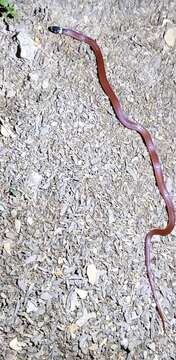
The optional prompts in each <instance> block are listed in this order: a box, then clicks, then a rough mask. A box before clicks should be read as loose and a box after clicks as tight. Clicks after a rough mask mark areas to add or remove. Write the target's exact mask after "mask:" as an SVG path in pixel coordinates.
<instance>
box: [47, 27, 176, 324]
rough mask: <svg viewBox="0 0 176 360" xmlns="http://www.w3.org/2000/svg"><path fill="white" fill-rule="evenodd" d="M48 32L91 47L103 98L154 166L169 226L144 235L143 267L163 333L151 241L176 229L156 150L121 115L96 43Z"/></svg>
mask: <svg viewBox="0 0 176 360" xmlns="http://www.w3.org/2000/svg"><path fill="white" fill-rule="evenodd" d="M49 30H50V31H51V32H53V33H56V34H57V33H59V34H64V35H67V36H70V37H72V38H74V39H76V40H79V41H81V42H85V43H86V44H88V45H89V46H90V47H91V49H92V50H93V52H94V54H95V56H96V61H97V70H98V77H99V81H100V84H101V86H102V88H103V90H104V92H105V94H106V95H107V96H108V98H109V100H110V102H111V104H112V107H113V109H114V111H115V114H116V116H117V118H118V119H119V121H120V122H121V123H122V124H123V125H124V126H125V127H127V128H128V129H131V130H135V131H137V132H138V133H139V134H140V135H141V137H142V139H143V141H144V143H145V145H146V148H147V150H148V152H149V155H150V159H151V163H152V166H153V171H154V176H155V179H156V184H157V187H158V189H159V191H160V194H161V196H162V198H163V199H164V201H165V205H166V209H167V213H168V223H167V226H166V227H165V228H164V229H160V228H156V229H152V230H150V231H149V232H148V233H147V235H146V237H145V264H146V271H147V276H148V280H149V283H150V287H151V291H152V295H153V298H154V301H155V304H156V309H157V311H158V314H159V316H160V318H161V321H162V325H163V329H164V331H165V320H164V315H163V312H162V310H161V307H160V304H159V302H158V299H157V295H156V289H155V282H154V277H153V273H152V270H151V240H152V237H153V236H154V235H160V236H166V235H168V234H170V233H171V231H172V230H173V228H174V226H175V211H174V206H173V203H172V200H171V197H170V195H169V193H168V191H167V188H166V185H165V182H164V177H163V173H162V170H161V165H160V162H159V158H158V155H157V153H156V150H155V146H154V143H153V141H152V138H151V135H150V133H149V132H148V130H146V129H145V128H144V127H143V126H142V125H140V124H138V123H136V122H134V121H131V120H129V119H128V117H127V116H126V115H125V114H124V112H123V110H122V108H121V105H120V103H119V100H118V98H117V96H116V95H115V93H114V91H113V90H112V88H111V86H110V84H109V82H108V80H107V77H106V73H105V66H104V60H103V56H102V53H101V50H100V48H99V46H98V45H97V43H96V42H95V41H94V40H93V39H91V38H90V37H88V36H86V35H84V34H82V33H80V32H77V31H74V30H70V29H65V28H61V27H58V26H51V27H49Z"/></svg>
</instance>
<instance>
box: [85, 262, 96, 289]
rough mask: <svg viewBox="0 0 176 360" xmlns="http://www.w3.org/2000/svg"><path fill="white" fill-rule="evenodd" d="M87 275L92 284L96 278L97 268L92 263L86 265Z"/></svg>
mask: <svg viewBox="0 0 176 360" xmlns="http://www.w3.org/2000/svg"><path fill="white" fill-rule="evenodd" d="M87 276H88V279H89V283H90V284H91V285H94V284H95V282H96V279H97V269H96V267H95V265H94V264H90V265H88V267H87Z"/></svg>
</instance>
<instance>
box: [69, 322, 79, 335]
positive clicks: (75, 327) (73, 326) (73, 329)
mask: <svg viewBox="0 0 176 360" xmlns="http://www.w3.org/2000/svg"><path fill="white" fill-rule="evenodd" d="M78 329H79V326H78V325H77V324H70V325H69V326H68V327H67V331H68V332H70V333H71V334H74V333H75V332H76V331H77V330H78Z"/></svg>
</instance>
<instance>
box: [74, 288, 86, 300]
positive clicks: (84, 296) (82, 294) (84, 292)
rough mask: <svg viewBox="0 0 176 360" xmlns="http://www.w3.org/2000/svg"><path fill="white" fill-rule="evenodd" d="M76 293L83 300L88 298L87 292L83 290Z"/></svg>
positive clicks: (77, 290)
mask: <svg viewBox="0 0 176 360" xmlns="http://www.w3.org/2000/svg"><path fill="white" fill-rule="evenodd" d="M76 293H77V294H78V295H79V297H80V298H81V299H83V300H84V299H85V298H86V296H87V291H86V290H82V289H78V288H76Z"/></svg>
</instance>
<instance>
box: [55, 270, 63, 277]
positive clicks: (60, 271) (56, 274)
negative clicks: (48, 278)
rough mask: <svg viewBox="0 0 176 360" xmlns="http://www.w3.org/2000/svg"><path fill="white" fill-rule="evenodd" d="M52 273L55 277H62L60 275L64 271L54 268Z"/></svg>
mask: <svg viewBox="0 0 176 360" xmlns="http://www.w3.org/2000/svg"><path fill="white" fill-rule="evenodd" d="M54 275H55V276H57V277H62V276H64V273H63V271H62V270H56V271H54Z"/></svg>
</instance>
